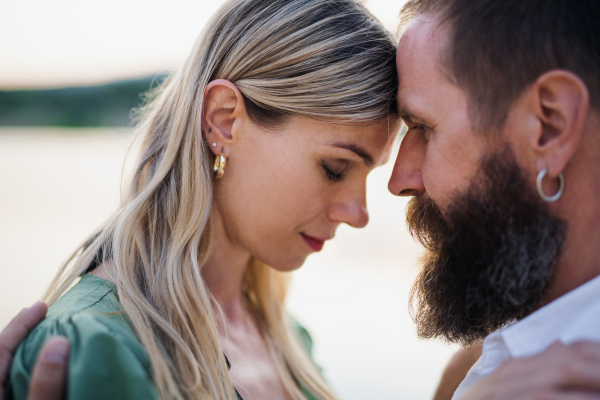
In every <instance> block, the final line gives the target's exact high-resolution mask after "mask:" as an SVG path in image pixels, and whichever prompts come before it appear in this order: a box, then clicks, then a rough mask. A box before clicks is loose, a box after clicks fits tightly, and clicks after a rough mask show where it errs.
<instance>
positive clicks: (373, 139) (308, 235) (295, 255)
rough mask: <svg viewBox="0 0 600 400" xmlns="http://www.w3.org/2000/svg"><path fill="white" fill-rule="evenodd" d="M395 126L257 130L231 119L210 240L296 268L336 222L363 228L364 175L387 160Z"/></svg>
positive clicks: (297, 122) (295, 125)
mask: <svg viewBox="0 0 600 400" xmlns="http://www.w3.org/2000/svg"><path fill="white" fill-rule="evenodd" d="M398 128H399V122H398V121H397V120H395V119H391V120H390V121H383V122H378V123H375V124H373V125H370V126H364V125H363V126H357V125H351V126H349V125H339V124H333V123H328V122H322V121H316V120H314V119H308V118H300V117H293V118H291V119H289V120H288V122H287V123H285V124H284V125H283V126H280V127H278V128H276V129H270V130H265V129H264V128H261V127H259V126H257V125H256V124H254V123H253V122H252V121H251V120H250V119H249V118H239V119H237V120H236V122H235V123H234V124H233V126H232V127H231V136H232V138H233V139H232V141H231V143H230V144H228V145H227V148H226V153H227V156H228V159H227V167H226V169H225V175H224V176H223V178H222V179H221V180H219V181H217V182H216V184H215V206H216V210H215V211H216V217H217V218H219V219H220V221H219V222H218V223H219V224H220V225H221V226H222V228H223V229H221V230H222V231H223V232H220V233H218V234H217V238H216V239H217V241H219V240H227V241H229V243H228V245H230V246H233V247H234V248H238V249H240V250H245V251H247V252H249V253H250V254H252V255H253V256H254V257H256V258H257V259H258V260H260V261H262V262H264V263H266V264H268V265H270V266H271V267H273V268H275V269H277V270H280V271H290V270H293V269H296V268H298V267H300V266H301V265H302V263H303V262H304V260H305V259H306V257H307V256H308V255H309V254H310V253H313V252H316V251H319V250H321V248H322V247H323V244H324V243H325V241H327V240H330V239H332V238H333V237H334V235H335V231H336V229H337V227H338V226H339V225H340V224H341V223H347V224H348V225H350V226H353V227H356V228H362V227H364V226H365V225H366V224H367V222H368V221H369V215H368V213H367V205H366V193H365V189H366V178H367V175H368V174H369V172H371V171H372V170H373V168H375V167H377V166H379V165H382V164H383V163H385V162H386V161H387V159H388V157H389V155H390V150H391V147H392V144H393V142H394V139H395V138H396V134H397V131H398ZM217 231H218V232H219V229H218V230H217ZM220 236H222V237H220Z"/></svg>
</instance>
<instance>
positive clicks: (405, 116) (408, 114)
mask: <svg viewBox="0 0 600 400" xmlns="http://www.w3.org/2000/svg"><path fill="white" fill-rule="evenodd" d="M398 115H400V118H401V119H402V120H404V121H407V122H415V120H419V121H420V120H422V118H419V117H418V116H416V115H415V114H414V113H413V112H412V111H411V110H409V109H408V108H404V107H401V108H400V109H399V110H398Z"/></svg>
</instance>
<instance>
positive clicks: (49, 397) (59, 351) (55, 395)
mask: <svg viewBox="0 0 600 400" xmlns="http://www.w3.org/2000/svg"><path fill="white" fill-rule="evenodd" d="M69 350H70V344H69V341H68V340H67V338H65V337H62V336H55V337H53V338H52V339H50V340H48V342H46V344H45V345H44V347H42V350H41V351H40V355H39V356H38V359H37V362H36V364H35V367H34V368H33V374H32V378H31V382H30V386H29V396H28V397H27V399H28V400H42V399H43V400H60V399H62V398H63V397H64V394H65V389H66V384H67V371H68V369H67V362H68V359H69Z"/></svg>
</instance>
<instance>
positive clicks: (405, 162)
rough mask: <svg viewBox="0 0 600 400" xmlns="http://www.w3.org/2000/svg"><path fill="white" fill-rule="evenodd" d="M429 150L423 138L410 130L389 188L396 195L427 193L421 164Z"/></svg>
mask: <svg viewBox="0 0 600 400" xmlns="http://www.w3.org/2000/svg"><path fill="white" fill-rule="evenodd" d="M426 150H427V146H426V143H425V142H424V141H423V139H422V138H420V137H418V136H417V135H416V134H413V133H412V132H410V131H409V132H408V133H407V134H406V136H405V137H404V139H403V140H402V144H401V145H400V150H399V151H398V158H396V163H395V164H394V170H393V171H392V177H391V178H390V182H389V183H388V190H389V191H390V192H391V193H392V194H394V195H396V196H418V195H422V194H423V193H425V186H424V185H423V178H422V176H421V166H422V164H423V160H424V158H425V152H426Z"/></svg>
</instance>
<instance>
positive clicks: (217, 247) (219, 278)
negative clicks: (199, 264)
mask: <svg viewBox="0 0 600 400" xmlns="http://www.w3.org/2000/svg"><path fill="white" fill-rule="evenodd" d="M214 224H215V226H214V228H215V244H214V247H213V250H212V252H211V255H210V257H209V259H208V261H207V262H206V264H205V265H204V267H203V268H202V276H203V278H204V281H205V282H206V285H207V287H208V289H209V290H210V292H211V293H212V294H213V296H215V299H216V300H217V302H218V303H219V306H220V307H221V309H222V310H223V313H224V314H225V318H226V320H227V321H226V322H227V325H228V326H232V325H238V324H244V323H245V322H246V321H247V318H248V314H247V311H246V309H245V307H244V301H243V299H242V287H243V284H244V276H245V275H246V270H247V269H248V265H249V261H250V258H251V254H250V253H249V252H248V251H247V250H245V249H243V248H240V247H239V246H236V245H235V244H234V243H233V242H232V240H230V238H229V237H228V236H227V233H226V230H225V227H224V226H223V221H222V219H221V218H220V215H219V213H218V211H216V212H215V218H214Z"/></svg>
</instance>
